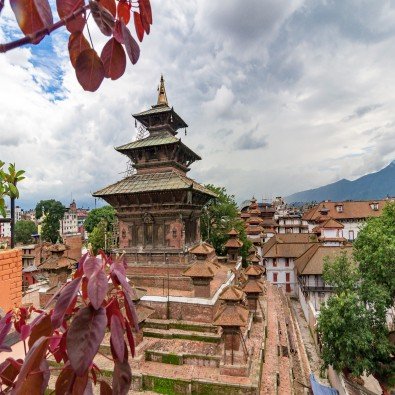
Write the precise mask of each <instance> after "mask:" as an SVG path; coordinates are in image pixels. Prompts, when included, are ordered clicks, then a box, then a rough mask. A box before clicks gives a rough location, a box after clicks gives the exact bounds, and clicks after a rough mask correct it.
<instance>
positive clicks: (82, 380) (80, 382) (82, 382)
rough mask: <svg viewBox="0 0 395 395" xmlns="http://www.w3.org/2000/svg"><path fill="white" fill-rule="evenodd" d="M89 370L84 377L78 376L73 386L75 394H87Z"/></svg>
mask: <svg viewBox="0 0 395 395" xmlns="http://www.w3.org/2000/svg"><path fill="white" fill-rule="evenodd" d="M88 378H89V370H87V371H86V372H85V373H84V374H83V375H82V376H77V377H76V378H75V381H74V385H73V394H75V395H80V394H81V395H82V394H84V392H85V388H86V385H87V384H88Z"/></svg>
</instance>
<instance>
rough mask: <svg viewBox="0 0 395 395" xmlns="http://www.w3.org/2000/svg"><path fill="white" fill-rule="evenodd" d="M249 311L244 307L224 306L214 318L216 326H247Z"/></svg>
mask: <svg viewBox="0 0 395 395" xmlns="http://www.w3.org/2000/svg"><path fill="white" fill-rule="evenodd" d="M249 314H250V312H249V310H248V309H247V308H246V307H245V306H242V305H240V304H239V305H224V306H222V307H221V308H220V309H219V311H218V313H217V314H216V316H215V318H214V325H218V326H246V325H247V322H248V317H249Z"/></svg>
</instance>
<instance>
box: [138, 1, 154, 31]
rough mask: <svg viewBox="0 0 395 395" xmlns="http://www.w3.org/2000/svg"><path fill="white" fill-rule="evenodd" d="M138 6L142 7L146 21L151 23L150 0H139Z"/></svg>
mask: <svg viewBox="0 0 395 395" xmlns="http://www.w3.org/2000/svg"><path fill="white" fill-rule="evenodd" d="M139 6H140V7H141V6H142V7H143V8H144V13H145V16H146V19H147V22H148V23H149V24H150V25H152V10H151V4H150V0H139Z"/></svg>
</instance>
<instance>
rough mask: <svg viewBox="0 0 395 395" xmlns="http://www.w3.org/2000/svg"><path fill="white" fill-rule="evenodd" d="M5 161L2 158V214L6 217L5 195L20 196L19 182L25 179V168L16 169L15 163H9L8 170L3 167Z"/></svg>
mask: <svg viewBox="0 0 395 395" xmlns="http://www.w3.org/2000/svg"><path fill="white" fill-rule="evenodd" d="M4 165H5V163H4V162H2V161H1V160H0V214H1V215H2V216H3V217H4V218H5V217H6V215H7V214H6V209H5V208H6V203H5V196H8V197H10V198H11V199H18V198H19V191H18V188H17V186H16V185H17V183H18V182H20V181H22V180H23V179H25V177H24V176H23V174H24V173H25V171H24V170H16V168H15V164H12V163H10V164H9V165H8V172H7V171H5V170H4V169H3V167H4Z"/></svg>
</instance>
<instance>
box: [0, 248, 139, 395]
mask: <svg viewBox="0 0 395 395" xmlns="http://www.w3.org/2000/svg"><path fill="white" fill-rule="evenodd" d="M125 269H126V262H125V261H124V259H116V260H112V259H111V258H110V257H108V256H106V255H104V254H103V253H101V258H100V259H98V258H96V257H95V256H91V255H88V254H85V255H84V256H83V257H82V258H81V259H80V261H79V263H78V269H77V271H76V272H75V273H74V275H73V279H72V281H71V282H68V283H66V284H64V285H63V287H62V288H60V289H59V290H58V291H57V292H56V294H55V295H54V297H53V298H52V299H51V300H50V301H49V302H48V305H47V306H46V308H45V309H44V310H38V309H35V308H34V307H30V308H25V307H21V308H19V309H16V308H15V309H13V310H10V311H8V312H7V313H6V314H5V316H4V317H3V318H2V319H1V320H0V352H10V351H11V348H10V347H9V346H7V345H6V344H5V339H6V336H7V334H8V333H9V332H10V330H11V328H12V326H14V328H15V330H16V331H17V332H18V333H19V336H20V339H21V341H22V342H23V344H24V348H25V350H26V349H28V352H27V353H26V351H25V357H24V358H22V359H17V360H15V359H14V358H12V357H9V358H7V359H6V360H5V361H4V362H3V363H1V364H0V392H1V393H2V394H10V393H12V394H27V393H31V394H44V393H47V392H46V389H47V388H48V383H49V379H50V376H51V371H53V370H57V371H59V375H58V376H57V379H56V383H55V392H56V394H71V393H73V394H92V393H93V388H92V387H93V386H95V387H96V388H97V390H96V388H95V393H96V392H98V391H99V388H98V387H100V393H101V394H111V393H113V394H127V393H128V391H129V389H130V386H131V382H132V372H131V369H130V365H129V362H128V355H129V351H130V353H131V355H132V356H134V353H135V342H134V338H133V333H132V331H133V330H134V331H135V332H137V331H138V330H139V326H138V318H137V314H136V310H135V306H134V303H133V298H134V297H135V296H136V295H135V291H134V290H133V288H132V287H131V286H130V285H129V283H128V281H127V278H126V274H125ZM109 282H111V287H109ZM121 305H123V306H124V309H122V308H121ZM33 312H35V313H38V314H37V317H36V318H34V319H32V320H30V318H32V317H31V315H32V313H33ZM106 331H108V333H109V334H110V343H111V357H112V358H110V357H109V356H106V358H107V359H108V360H111V361H112V363H113V366H112V367H111V368H110V370H113V372H112V384H111V385H110V384H108V382H107V381H106V380H105V379H104V375H103V373H104V372H103V373H102V371H101V370H100V369H99V368H98V367H97V366H96V364H94V363H93V360H94V358H95V356H96V355H97V354H102V352H101V351H100V349H99V348H100V344H101V342H102V340H103V338H104V336H105V334H106ZM128 349H129V351H128ZM49 360H51V362H52V365H53V364H54V361H56V363H57V366H55V367H51V368H50V366H49V363H48V361H49ZM111 387H112V388H111ZM52 389H53V388H52Z"/></svg>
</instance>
